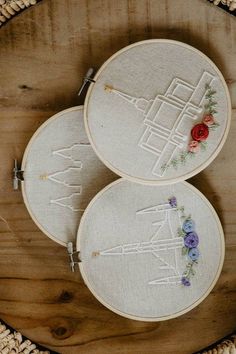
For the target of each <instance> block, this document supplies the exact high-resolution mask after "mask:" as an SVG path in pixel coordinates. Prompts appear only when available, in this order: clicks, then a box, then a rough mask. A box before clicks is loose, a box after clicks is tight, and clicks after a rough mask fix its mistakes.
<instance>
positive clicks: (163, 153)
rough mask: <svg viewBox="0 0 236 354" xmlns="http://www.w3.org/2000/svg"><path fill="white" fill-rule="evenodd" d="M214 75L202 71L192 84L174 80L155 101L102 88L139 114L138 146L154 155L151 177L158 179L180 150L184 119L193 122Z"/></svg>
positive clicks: (200, 108) (106, 87)
mask: <svg viewBox="0 0 236 354" xmlns="http://www.w3.org/2000/svg"><path fill="white" fill-rule="evenodd" d="M213 79H214V76H213V75H212V74H211V73H209V72H207V71H204V72H203V74H202V76H201V77H200V79H199V80H198V82H197V83H196V85H195V86H194V85H192V84H189V83H188V82H186V81H184V80H182V79H179V78H174V79H173V80H172V82H171V84H170V86H169V87H168V89H167V90H166V92H165V93H164V94H163V95H161V94H158V95H157V96H156V98H154V99H151V100H146V99H145V98H142V97H141V98H138V97H132V96H130V95H128V94H126V93H123V92H121V91H119V90H117V89H115V88H113V87H110V86H105V90H106V91H109V92H112V93H114V94H116V95H118V96H119V97H121V98H122V99H124V100H126V101H128V102H129V103H130V104H132V105H134V107H135V108H136V109H137V110H139V111H142V112H143V115H144V121H143V123H144V125H145V129H144V133H143V135H142V136H141V138H140V140H139V143H138V145H139V146H140V147H141V148H142V149H145V150H146V151H148V152H150V153H152V154H154V155H155V156H156V161H155V163H154V166H153V168H152V174H153V175H156V176H159V177H162V176H163V175H164V173H165V171H164V170H163V169H162V168H161V166H162V165H163V164H164V163H168V162H169V161H170V160H171V159H172V157H173V156H174V154H175V153H176V150H177V149H182V148H183V143H184V142H185V141H187V139H188V136H189V129H187V128H186V124H185V120H186V119H187V120H189V119H191V120H196V119H197V118H198V116H199V114H200V113H201V112H202V110H203V101H204V96H205V93H206V85H210V84H211V83H212V81H213Z"/></svg>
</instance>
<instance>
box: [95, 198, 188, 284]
mask: <svg viewBox="0 0 236 354" xmlns="http://www.w3.org/2000/svg"><path fill="white" fill-rule="evenodd" d="M149 214H157V217H158V218H160V220H158V221H156V222H153V223H152V225H153V226H155V227H156V228H157V229H156V231H155V233H154V234H153V236H152V237H151V240H150V241H147V242H146V241H145V242H137V243H129V244H123V245H118V246H115V247H112V248H109V249H106V250H103V251H99V252H98V254H99V255H101V256H128V255H132V254H133V255H134V254H135V255H142V254H146V253H151V255H153V256H155V257H156V258H157V260H158V263H159V266H158V264H157V269H159V273H160V274H162V275H161V276H160V277H159V278H157V279H154V280H150V281H149V282H148V284H149V285H170V284H174V285H175V284H179V283H181V277H182V275H181V272H180V270H179V265H178V259H179V258H180V255H181V249H182V247H183V238H182V237H178V236H176V234H177V228H178V227H181V219H180V215H179V211H178V210H177V208H176V207H171V206H170V204H169V203H166V204H159V205H156V206H153V207H149V208H145V209H142V210H139V211H137V212H136V215H139V216H140V217H141V216H142V217H145V216H147V215H149ZM173 229H174V230H173Z"/></svg>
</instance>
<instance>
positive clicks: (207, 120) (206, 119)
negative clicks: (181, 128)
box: [202, 114, 215, 126]
mask: <svg viewBox="0 0 236 354" xmlns="http://www.w3.org/2000/svg"><path fill="white" fill-rule="evenodd" d="M202 123H204V124H206V125H208V126H209V125H212V124H214V123H215V120H214V117H213V115H212V114H207V115H205V116H204V117H203V120H202Z"/></svg>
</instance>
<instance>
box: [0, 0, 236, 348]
mask: <svg viewBox="0 0 236 354" xmlns="http://www.w3.org/2000/svg"><path fill="white" fill-rule="evenodd" d="M148 38H171V39H176V40H180V41H184V42H186V43H188V44H191V45H193V46H195V47H196V48H198V49H200V50H202V51H203V52H204V53H205V54H207V55H208V56H209V57H210V58H211V59H212V60H213V61H214V62H215V63H216V64H217V66H218V67H219V68H220V69H221V71H222V72H223V74H224V76H225V79H226V81H227V83H228V86H229V89H230V92H231V98H232V104H233V108H234V110H233V119H232V126H231V130H230V134H229V137H228V140H227V142H226V144H225V146H224V148H223V150H222V152H221V153H220V154H219V156H218V157H217V158H216V160H215V161H214V162H213V163H212V164H211V165H210V166H209V167H208V168H207V169H206V170H205V171H204V172H202V173H200V174H199V175H198V176H196V177H195V178H193V179H191V183H193V184H194V185H195V186H196V187H197V188H199V189H200V190H201V191H202V192H203V193H204V194H205V195H206V196H207V198H208V199H209V200H210V201H211V203H212V204H213V205H214V207H215V208H216V210H217V212H218V214H219V216H220V218H221V221H222V223H223V227H224V230H225V238H226V258H225V263H224V268H223V272H222V275H221V277H220V279H219V281H218V283H217V285H216V287H215V288H214V290H213V291H212V293H211V294H210V295H209V296H208V297H207V299H206V300H205V301H203V303H202V304H200V305H199V306H198V307H197V308H195V309H194V310H192V311H191V312H189V313H188V314H186V315H184V316H182V317H179V318H177V319H174V320H171V321H166V322H160V323H146V322H138V321H131V320H128V319H125V318H122V317H120V316H118V315H116V314H114V313H112V312H110V311H109V310H108V309H106V308H105V307H103V306H102V305H101V304H100V303H99V302H98V301H97V300H96V299H95V298H94V297H93V295H92V294H91V293H90V291H89V290H88V289H87V287H86V286H85V285H84V283H83V281H82V279H81V276H80V274H79V273H78V272H77V273H76V274H72V273H71V272H70V270H69V266H68V257H67V253H66V250H65V248H63V247H61V246H59V245H57V244H56V243H54V242H53V241H51V240H50V239H49V238H47V237H46V236H45V235H44V234H43V233H42V232H40V231H39V229H38V228H37V227H36V225H35V224H34V223H33V221H32V220H31V219H30V217H29V214H28V212H27V210H26V208H25V206H24V204H23V200H22V196H21V192H20V191H19V192H14V191H13V190H12V182H11V172H12V167H13V159H14V158H15V157H16V158H18V159H19V160H21V158H22V155H23V152H24V149H25V147H26V144H27V142H28V141H29V139H30V137H31V136H32V134H33V133H34V132H35V130H36V129H37V128H38V127H39V126H40V125H41V124H42V123H43V122H44V121H45V120H46V119H48V118H49V117H50V116H51V115H52V114H54V113H55V112H58V111H60V110H62V109H64V108H68V107H71V106H73V105H77V104H81V103H83V98H81V99H78V97H77V91H78V87H79V86H80V84H81V81H82V77H83V75H84V74H85V72H86V70H87V69H88V67H89V66H93V67H95V68H99V66H100V65H101V64H102V63H103V62H104V60H106V59H107V58H108V57H109V56H110V55H111V54H113V53H115V52H116V51H117V50H118V49H120V48H122V47H124V46H126V45H128V44H130V43H133V42H136V41H139V40H143V39H148ZM235 61H236V22H235V18H234V17H233V16H230V15H229V14H227V13H226V12H224V11H222V10H220V9H218V8H216V7H213V6H212V5H210V4H209V3H207V2H206V1H205V0H192V1H189V0H188V1H186V0H178V1H174V0H169V1H168V0H153V1H148V0H136V1H135V0H129V1H128V0H121V1H116V0H90V1H89V0H87V1H86V0H80V1H78V0H51V1H50V0H43V1H42V2H40V3H39V4H38V5H37V6H34V7H32V8H31V9H29V10H27V11H24V13H23V14H21V15H19V16H17V17H16V18H14V19H12V20H11V21H10V22H9V23H8V24H7V25H6V26H4V27H3V28H2V29H1V30H0V68H1V74H0V107H1V109H0V138H1V139H0V161H1V167H0V232H1V235H0V255H1V257H0V277H1V281H0V318H2V319H3V320H4V321H6V322H7V323H8V324H9V325H11V326H13V327H14V328H16V329H18V330H20V331H21V332H22V333H23V334H24V335H26V336H28V337H29V338H30V339H31V340H33V341H35V342H39V343H42V344H43V345H45V346H47V347H50V348H52V349H54V350H56V351H58V352H60V353H69V354H73V353H81V354H83V353H84V354H88V353H89V354H93V353H96V354H106V353H130V354H138V353H141V354H149V353H160V354H168V353H169V354H185V353H192V352H194V351H197V350H199V349H201V348H202V347H205V346H207V345H209V344H210V343H212V342H214V341H216V340H217V339H220V338H221V337H223V336H225V335H227V334H229V333H230V332H231V331H232V330H233V329H234V326H235V324H236V323H235V322H236V321H235V318H236V306H235V305H236V304H235V302H236V293H235V289H236V286H235V285H236V279H235V269H236V238H235V233H236V217H235V212H236V172H235V171H236V159H235V150H236V138H235V134H236V122H235V119H236V109H235V108H236V106H235V105H236V65H235Z"/></svg>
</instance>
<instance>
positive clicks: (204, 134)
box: [161, 85, 219, 171]
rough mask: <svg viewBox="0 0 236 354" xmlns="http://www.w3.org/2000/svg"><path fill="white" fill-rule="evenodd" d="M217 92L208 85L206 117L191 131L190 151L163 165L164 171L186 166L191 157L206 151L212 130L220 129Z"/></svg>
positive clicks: (182, 152)
mask: <svg viewBox="0 0 236 354" xmlns="http://www.w3.org/2000/svg"><path fill="white" fill-rule="evenodd" d="M215 94H216V91H215V90H213V89H212V88H211V86H210V85H206V94H205V100H206V101H207V103H206V104H205V106H204V108H205V111H204V115H203V117H202V121H201V123H198V124H196V125H194V127H193V128H192V130H191V141H190V142H189V144H188V149H187V150H185V151H181V153H180V155H179V156H178V157H175V158H173V159H172V160H171V161H170V162H169V163H168V164H167V163H165V164H164V165H162V167H161V168H162V170H163V171H165V170H167V169H168V168H169V167H174V168H177V167H178V165H179V164H184V163H185V162H186V160H187V159H188V158H189V157H194V156H195V154H196V153H197V152H199V150H200V148H201V150H203V151H204V150H206V148H207V142H206V140H207V138H208V136H209V132H210V131H211V130H215V129H216V128H218V127H219V123H217V122H216V120H215V117H214V114H216V113H217V111H216V106H217V102H216V101H215V99H214V96H215Z"/></svg>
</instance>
